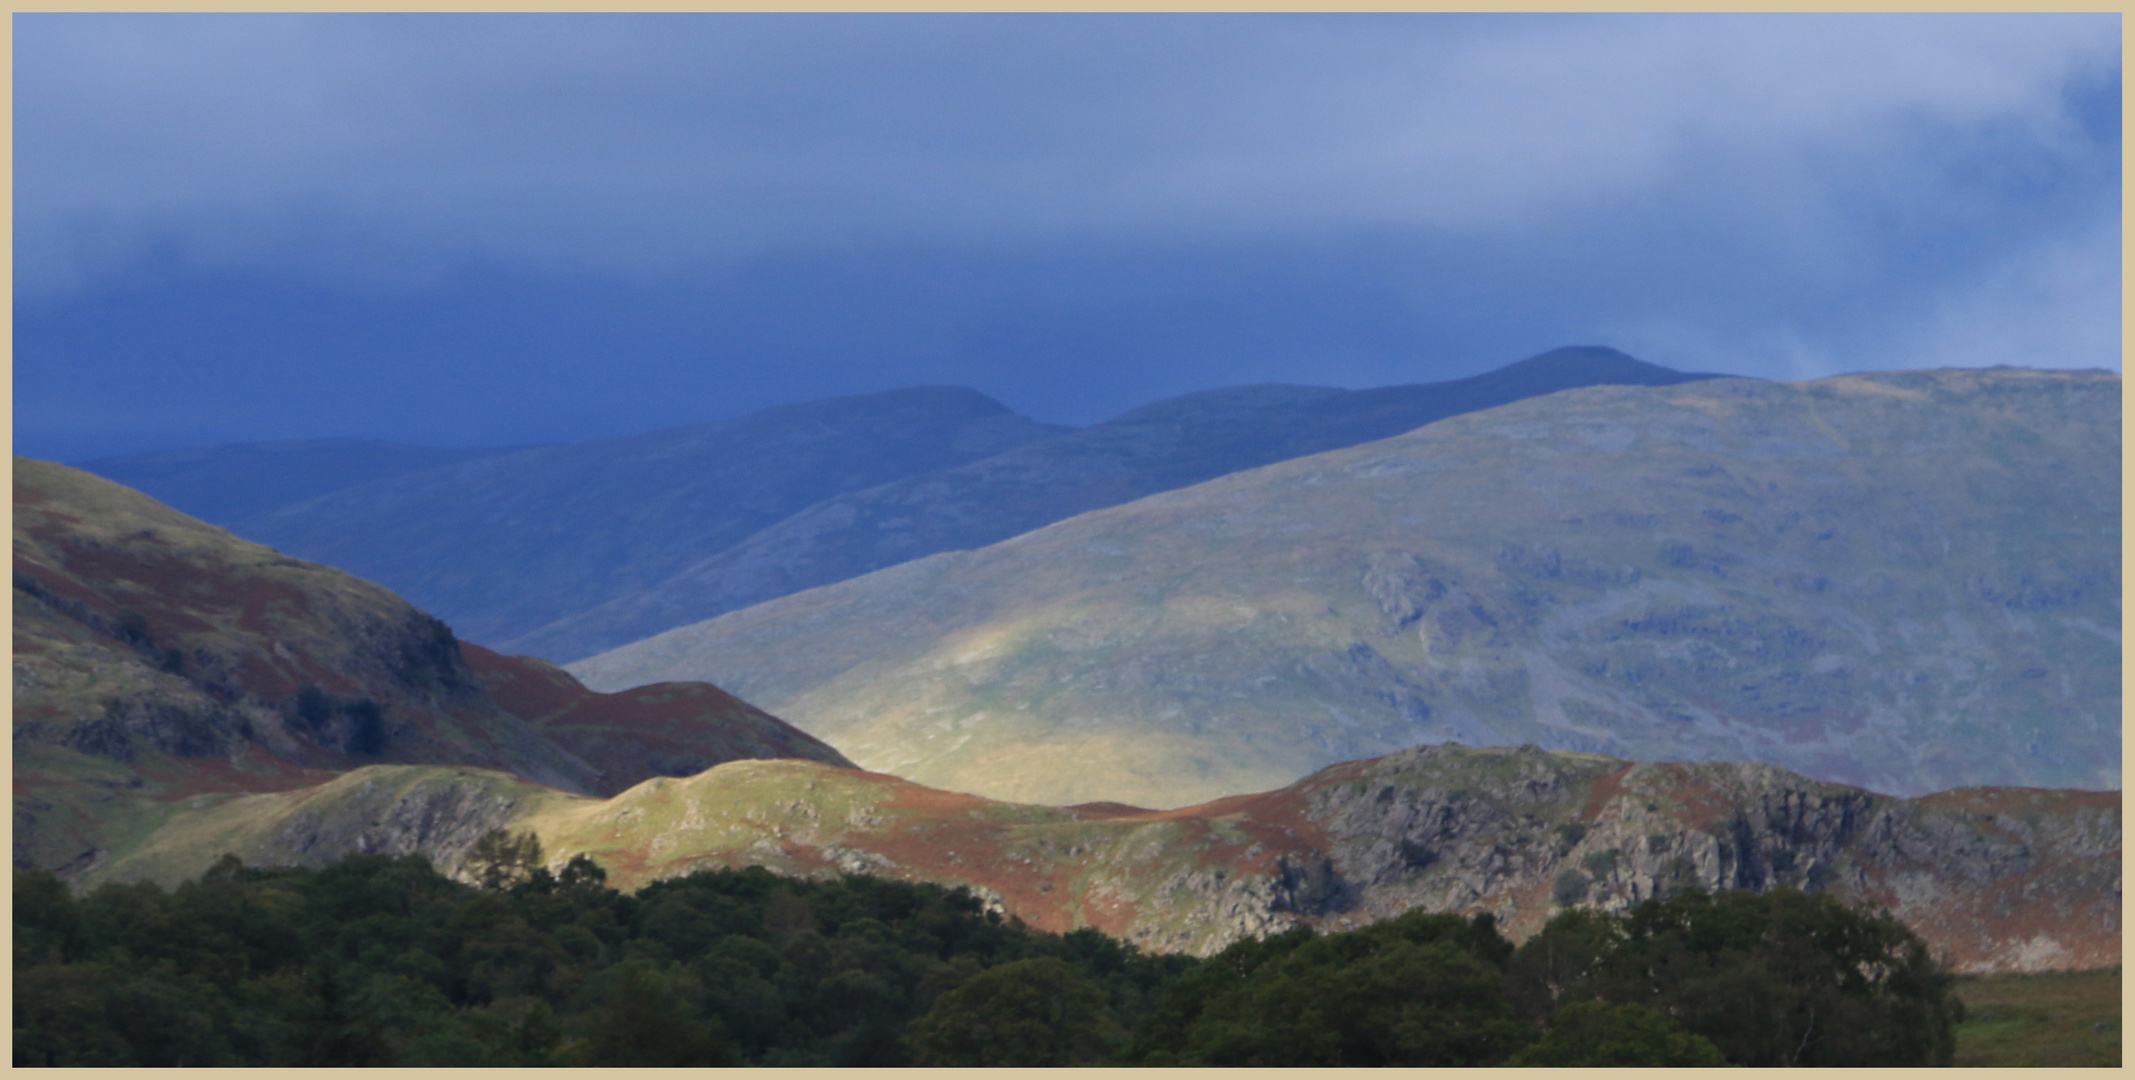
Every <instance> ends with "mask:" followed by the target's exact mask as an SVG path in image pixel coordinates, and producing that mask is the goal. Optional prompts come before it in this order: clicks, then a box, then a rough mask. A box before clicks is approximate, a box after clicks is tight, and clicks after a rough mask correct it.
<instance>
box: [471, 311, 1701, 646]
mask: <svg viewBox="0 0 2135 1080" xmlns="http://www.w3.org/2000/svg"><path fill="white" fill-rule="evenodd" d="M1707 377H1708V376H1703V375H1686V374H1683V373H1681V372H1675V371H1670V370H1668V369H1666V368H1662V367H1655V366H1654V365H1652V364H1647V363H1643V362H1641V361H1638V360H1634V359H1632V358H1630V357H1628V356H1625V355H1623V354H1622V353H1619V352H1616V351H1615V350H1613V349H1600V348H1566V349H1558V350H1555V351H1553V352H1549V353H1545V354H1543V355H1541V356H1536V357H1532V358H1530V359H1527V360H1522V361H1520V362H1519V363H1516V364H1513V365H1511V366H1509V367H1505V368H1501V369H1499V370H1497V371H1493V372H1490V373H1488V374H1485V375H1478V376H1475V377H1473V378H1468V379H1456V380H1453V381H1451V382H1441V383H1425V384H1420V385H1415V386H1388V387H1381V388H1379V389H1375V390H1336V389H1331V388H1328V387H1317V386H1239V387H1230V388H1227V389H1221V390H1207V391H1202V392H1200V393H1195V394H1187V395H1184V396H1182V397H1175V398H1170V399H1167V400H1164V401H1159V402H1157V403H1155V404H1153V405H1146V406H1143V407H1142V408H1139V409H1135V410H1133V411H1131V412H1128V413H1125V414H1123V415H1121V416H1118V417H1115V418H1113V419H1111V420H1107V421H1105V422H1104V423H1101V424H1097V425H1095V426H1092V427H1088V428H1084V429H1082V430H1081V431H1077V432H1073V433H1071V434H1065V435H1059V436H1055V437H1053V438H1049V439H1039V440H1034V441H1032V442H1029V443H1025V444H1024V445H1022V446H1019V447H1016V448H1014V449H1012V450H1007V451H1004V452H1002V453H1000V454H996V455H994V456H992V457H989V458H984V459H982V460H979V461H974V462H972V463H970V464H968V465H960V466H957V467H955V468H950V469H944V470H940V471H937V472H931V473H925V474H921V475H916V476H909V477H905V478H904V479H901V480H895V481H891V482H890V483H887V484H883V485H881V486H878V487H873V488H868V489H865V490H861V491H854V492H850V493H847V494H844V495H840V496H837V497H835V498H831V499H827V500H825V501H823V502H820V503H817V504H815V505H814V506H811V507H808V508H807V509H805V510H802V511H800V512H799V513H796V514H794V515H792V516H791V517H788V518H786V519H784V520H782V521H780V522H778V523H776V524H773V525H770V526H767V527H766V528H764V529H762V530H761V531H758V532H757V533H755V534H754V535H752V536H749V537H747V538H746V539H744V540H742V541H740V542H739V543H736V544H734V545H732V546H730V547H727V548H725V549H724V550H721V551H719V552H717V553H716V554H711V555H710V556H709V557H708V558H705V559H704V560H702V561H700V562H697V563H694V564H692V565H690V566H689V567H687V568H685V569H683V570H681V571H679V572H678V573H675V574H673V575H671V576H669V577H668V578H666V579H664V580H662V581H659V582H657V583H656V584H653V585H651V586H649V587H647V588H644V589H640V590H637V591H635V592H632V593H628V594H625V595H623V596H619V597H616V598H615V599H612V600H609V601H607V602H605V603H602V604H600V605H598V606H595V607H592V608H591V609H590V610H587V611H584V612H580V613H578V614H574V615H571V616H569V617H566V618H563V619H560V620H558V621H556V622H554V623H551V624H550V625H548V626H545V627H542V628H541V629H539V630H536V631H534V632H532V633H529V634H526V635H524V636H521V637H518V638H513V639H511V640H509V641H506V642H504V643H502V644H501V645H500V646H499V647H500V648H505V649H509V650H515V651H522V652H528V653H532V654H534V655H537V656H547V657H551V658H555V659H559V660H571V659H577V658H580V657H584V656H590V655H592V654H593V653H596V652H600V651H602V650H604V649H610V648H614V647H616V646H618V645H622V644H625V643H628V642H631V641H636V640H638V639H639V638H644V637H649V636H651V635H653V634H656V633H659V632H660V631H662V630H667V629H670V628H672V627H676V626H683V625H687V624H689V623H693V622H697V621H700V620H703V619H709V618H711V617H713V616H715V615H722V614H725V613H726V612H729V611H736V610H739V609H741V608H744V607H748V606H749V605H751V604H757V603H762V602H763V601H766V600H773V599H776V598H778V597H780V596H785V595H787V594H790V593H796V592H800V591H802V590H804V589H810V588H814V587H816V586H818V585H828V584H831V583H833V582H837V581H843V580H845V579H847V578H852V577H858V576H859V575H861V574H865V573H868V572H869V571H873V570H879V569H882V568H883V567H886V566H894V565H896V564H898V563H902V562H908V561H910V560H913V559H917V558H922V557H924V556H927V555H933V554H935V553H937V552H943V551H963V550H968V549H971V548H979V547H984V546H986V545H988V544H992V543H996V542H998V541H1002V540H1006V539H1008V538H1010V537H1012V536H1017V535H1020V534H1022V533H1026V532H1029V531H1031V530H1033V529H1038V528H1042V527H1044V526H1046V525H1050V524H1052V523H1053V522H1056V521H1061V520H1064V519H1066V518H1070V517H1073V516H1074V515H1076V514H1080V513H1083V512H1085V511H1089V510H1100V509H1103V508H1105V507H1108V506H1118V505H1120V504H1122V503H1127V502H1132V501H1133V500H1135V499H1139V498H1141V497H1143V496H1145V495H1152V494H1155V493H1157V492H1160V491H1170V490H1172V489H1175V488H1182V487H1186V486H1188V485H1191V484H1197V483H1200V482H1201V481H1203V480H1210V479H1214V478H1216V477H1218V476H1223V475H1225V474H1228V473H1233V472H1237V471H1239V470H1241V469H1249V468H1253V467H1255V466H1259V465H1266V464H1268V463H1270V462H1276V461H1283V460H1287V459H1289V458H1294V457H1301V456H1304V455H1306V454H1313V453H1318V452H1320V451H1324V450H1333V449H1338V448H1341V447H1345V446H1355V445H1356V444H1358V443H1362V442H1369V441H1371V440H1373V439H1383V438H1386V437H1387V436H1390V435H1398V434H1401V433H1402V432H1406V431H1411V430H1414V429H1415V428H1418V427H1421V426H1422V425H1424V424H1428V423H1431V422H1432V421H1434V420H1442V419H1445V418H1446V417H1449V416H1458V415H1460V414H1461V413H1466V412H1473V411H1475V410H1477V409H1486V408H1490V407H1492V406H1496V405H1504V404H1508V403H1510V402H1514V401H1519V400H1522V399H1525V398H1530V397H1535V396H1538V395H1542V394H1549V393H1554V392H1556V391H1558V390H1564V389H1570V388H1573V387H1580V386H1597V385H1620V386H1668V385H1673V384H1675V383H1680V382H1688V381H1691V380H1695V379H1701V378H1707Z"/></svg>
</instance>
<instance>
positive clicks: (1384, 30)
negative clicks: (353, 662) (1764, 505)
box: [13, 14, 2121, 461]
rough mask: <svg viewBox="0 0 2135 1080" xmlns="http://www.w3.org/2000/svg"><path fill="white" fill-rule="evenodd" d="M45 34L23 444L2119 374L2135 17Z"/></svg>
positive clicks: (48, 17) (1248, 18)
mask: <svg viewBox="0 0 2135 1080" xmlns="http://www.w3.org/2000/svg"><path fill="white" fill-rule="evenodd" d="M13 19H14V23H13V27H14V50H15V51H14V73H15V82H14V103H15V113H14V135H15V142H14V154H15V158H14V160H15V173H14V180H15V185H14V191H15V205H14V227H15V233H14V235H15V279H14V280H15V285H14V289H15V292H14V303H15V352H14V392H15V412H14V425H15V427H14V430H15V445H16V450H17V452H18V453H26V454H30V455H32V456H38V457H49V458H55V459H58V460H63V461H80V460H86V459H89V458H94V457H100V456H105V455H112V454H122V453H133V452H139V451H146V450H156V449H168V448H175V447H182V446H191V445H200V444H208V443H220V442H238V441H252V440H269V439H298V438H315V437H358V438H378V439H388V440H392V441H397V442H406V443H416V444H423V445H433V446H487V445H516V444H525V443H541V442H560V441H570V440H578V439H590V438H599V437H604V436H611V435H620V434H626V433H630V432H636V431H643V430H649V429H653V428H659V427H666V426H672V425H677V424H688V423H697V422H702V421H706V420H715V419H721V418H725V417H730V416H737V415H741V414H744V413H747V412H751V411H754V410H757V409H761V408H765V407H768V406H771V405H776V404H782V403H787V402H793V401H803V400H808V399H813V398H821V397H829V396H835V395H842V394H854V393H865V392H871V391H877V390H885V389H891V388H895V387H900V386H910V385H916V384H953V385H964V386H972V387H976V388H978V389H980V390H982V391H984V392H986V393H988V394H990V395H992V396H994V397H995V398H997V399H999V400H1000V401H1002V402H1003V403H1004V404H1006V405H1008V406H1009V407H1011V408H1013V409H1015V410H1016V411H1018V412H1021V413H1024V414H1026V415H1029V416H1033V417H1035V418H1037V419H1041V420H1046V421H1051V422H1056V423H1067V424H1087V423H1092V422H1095V421H1098V420H1101V419H1104V418H1105V417H1107V416H1110V415H1113V414H1116V413H1119V412H1122V411H1125V410H1126V409H1129V408H1132V407H1134V406H1136V405H1140V404H1144V403H1146V402H1148V401H1152V400H1155V399H1158V398H1162V397H1167V396H1170V395H1174V394H1180V393H1186V392H1189V391H1193V390H1198V389H1205V388H1209V387H1215V386H1227V385H1237V384H1241V383H1263V382H1287V383H1306V384H1316V385H1328V386H1343V387H1366V386H1382V385H1392V384H1400V383H1415V382H1429V381H1435V380H1439V379H1448V378H1458V377H1461V376H1465V375H1471V374H1476V373H1480V372H1483V371H1487V370H1490V369H1493V368H1496V367H1500V366H1503V365H1504V364H1507V363H1510V362H1512V361H1515V360H1518V359H1521V358H1522V357H1525V356H1529V355H1532V354H1535V353H1538V352H1542V351H1545V350H1547V349H1550V348H1554V347H1557V346H1560V345H1570V344H1596V345H1608V346H1613V347H1615V348H1618V349H1622V350H1624V351H1626V352H1629V353H1631V354H1632V355H1634V356H1637V357H1639V358H1641V359H1644V360H1648V361H1651V362H1654V363H1658V364H1665V365H1667V366H1670V367H1675V368H1679V369H1684V370H1697V371H1718V372H1726V373H1732V374H1741V375H1754V376H1760V377H1765V378H1779V379H1803V378H1814V377H1819V376H1823V375H1829V374H1836V373H1840V372H1845V371H1862V370H1887V369H1893V368H1917V367H1935V366H1987V365H1993V364H2015V365H2021V366H2030V367H2053V368H2084V367H2100V368H2109V369H2112V370H2118V369H2119V367H2120V295H2121V286H2120V264H2121V254H2120V240H2119V234H2120V210H2119V204H2120V198H2119V192H2120V171H2119V162H2120V106H2119V102H2120V47H2119V41H2120V19H2119V16H2118V15H2117V14H2078V15H2036V16H2034V15H1885V16H1872V15H1772V16H1748V15H1739V16H1737V15H1659V16H1612V15H1592V16H1509V15H1507V16H1492V15H1465V16H1463V15H1432V14H1416V15H1328V16H1285V15H1162V16H1160V15H991V16H988V15H851V14H846V15H718V14H711V15H705V14H698V15H633V16H619V15H618V16H607V15H174V14H145V15H77V14H16V15H14V16H13Z"/></svg>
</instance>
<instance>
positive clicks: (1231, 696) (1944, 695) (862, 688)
mask: <svg viewBox="0 0 2135 1080" xmlns="http://www.w3.org/2000/svg"><path fill="white" fill-rule="evenodd" d="M2119 596H2120V380H2119V378H2118V377H2117V376H2116V375H2113V374H2111V373H2105V372H2042V371H2031V370H2021V369H1992V370H1985V371H1979V370H1953V371H1929V372H1909V373H1887V374H1874V375H1856V376H1843V377H1838V378H1831V379H1823V380H1818V381H1815V382H1809V383H1795V384H1782V383H1763V382H1757V381H1752V380H1743V379H1714V380H1704V381H1698V382H1691V383H1685V384H1681V385H1675V386H1666V387H1620V386H1609V387H1591V388H1585V389H1576V390H1567V391H1563V392H1559V393H1556V394H1552V395H1549V396H1546V397H1537V398H1531V399H1527V400H1523V401H1520V402H1516V403H1514V404H1510V405H1504V406H1500V407H1497V408H1493V409H1488V410H1484V411H1479V412H1472V413H1467V414H1465V415H1461V416H1457V417H1452V418H1449V419H1444V420H1440V421H1438V422H1436V423H1433V424H1430V425H1428V426H1425V427H1422V428H1419V429H1417V430H1415V431H1413V432H1410V433H1408V434H1405V435H1400V436H1397V437H1395V438H1391V439H1384V440H1381V441H1378V442H1372V443H1367V444H1364V445H1360V446H1355V447H1351V448H1349V449H1345V450H1337V451H1332V452H1327V453H1321V454H1316V455H1311V456H1308V457H1302V458H1296V459H1293V460H1289V461H1285V462H1282V463H1279V464H1275V465H1269V466H1265V467H1262V468H1258V469H1253V470H1248V471H1244V472H1238V473H1233V474H1231V475H1228V476H1225V477H1222V478H1220V479H1217V480H1213V481H1210V482H1207V483H1203V484H1199V485H1196V486H1193V487H1189V488H1185V489H1182V490H1177V491H1171V492H1167V493H1163V494H1158V495H1153V496H1150V497H1147V498H1144V499H1141V500H1139V501H1137V502H1133V503H1130V504H1127V505H1124V506H1118V507H1113V508H1111V509H1107V510H1100V511H1096V512H1092V513H1086V514H1082V515H1080V516H1077V517H1074V518H1071V519H1069V520H1066V521H1062V522H1059V523H1056V524H1054V525H1051V526H1048V527H1046V528H1042V529H1039V530H1036V531H1033V532H1029V533H1026V534H1024V535H1022V536H1018V537H1016V538H1014V539H1012V540H1008V541H1004V542H1002V543H998V544H995V545H992V546H990V547H986V548H982V549H979V550H976V551H968V552H955V553H944V554H938V555H934V556H932V557H929V558H926V559H921V560H918V561H915V562H910V563H905V564H903V565H900V566H895V567H891V568H889V569H885V570H880V571H877V572H875V573H872V574H869V575H867V576H865V577H860V578H855V579H852V580H848V581H845V582H841V583H838V584H835V585H830V586H826V587H822V588H818V589H814V590H811V591H809V592H805V593H800V594H797V595H792V596H787V597H784V598H781V599H778V600H774V601H770V602H767V603H762V604H758V605H756V606H753V607H750V608H747V609H744V610H741V611H736V612H732V613H729V614H727V615H724V616H721V617H719V618H717V619H713V620H710V621H707V622H704V623H699V624H696V625H693V626H689V627H684V628H680V629H676V630H671V631H668V632H665V633H662V634H660V635H657V636H654V637H652V638H648V639H646V640H643V641H639V642H636V643H634V644H631V645H628V646H625V647H623V648H620V649H617V650H614V651H612V652H609V653H605V654H602V655H600V656H596V657H593V658H590V659H587V660H584V661H580V662H578V663H575V664H572V665H569V670H571V671H572V672H573V673H574V674H577V675H578V676H579V677H580V678H582V679H584V680H586V682H587V684H588V685H590V686H595V687H603V688H621V687H627V686H633V685H638V684H640V683H644V682H649V681H654V680H660V679H679V678H691V679H708V680H711V681H714V682H717V683H719V684H720V685H722V686H727V687H730V688H732V689H733V690H734V691H735V692H736V693H739V694H741V695H742V696H744V697H747V698H749V699H750V700H752V701H757V702H760V703H762V704H764V706H765V707H766V708H769V709H771V710H772V711H773V712H775V713H777V714H778V715H780V716H783V717H785V718H787V719H789V720H791V721H792V722H794V723H796V724H798V725H799V726H801V727H803V728H805V729H807V730H808V731H810V732H812V733H814V734H816V735H818V736H820V737H822V738H824V739H826V740H829V741H830V742H832V743H834V744H835V745H837V746H838V747H839V748H840V749H841V750H843V751H844V752H845V753H846V754H848V755H850V756H851V757H852V758H853V759H854V760H856V761H858V762H859V763H860V764H861V765H863V766H864V767H867V768H870V769H876V770H879V771H883V772H889V773H894V774H896V775H899V776H903V777H905V778H907V779H911V780H915V781H917V782H920V783H925V784H928V785H932V786H937V787H943V788H948V789H951V790H956V791H966V792H972V793H975V794H981V795H985V796H988V797H991V798H1001V799H1009V800H1014V801H1020V802H1042V803H1075V802H1083V801H1089V800H1099V799H1108V800H1114V801H1119V802H1124V803H1134V804H1137V805H1151V806H1181V805H1186V804H1189V803H1195V802H1200V801H1203V800H1206V799H1210V798H1215V797H1218V796H1222V795H1227V794H1234V793H1240V792H1245V791H1254V790H1264V789H1267V788H1272V787H1277V786H1280V785H1281V784H1284V783H1288V782H1289V781H1290V780H1292V779H1293V778H1295V777H1297V776H1300V775H1302V774H1304V773H1306V772H1309V771H1311V770H1313V769H1316V768H1321V767H1324V766H1326V765H1328V764H1331V763H1333V762H1337V761H1342V760H1346V759H1352V758H1361V757H1369V756H1374V755H1379V754H1385V753H1390V752H1393V751H1396V750H1399V749H1401V748H1403V747H1406V746H1412V745H1415V744H1418V743H1424V742H1438V741H1444V740H1454V741H1459V742H1464V743H1469V744H1485V745H1512V744H1519V743H1525V742H1532V743H1536V744H1539V745H1541V746H1543V747H1545V748H1550V749H1567V750H1582V751H1593V752H1600V753H1607V754H1611V755H1615V756H1620V757H1628V758H1636V759H1645V760H1678V761H1700V760H1705V761H1711V760H1721V761H1724V760H1757V761H1764V762H1770V763H1773V764H1777V765H1780V766H1783V767H1786V768H1790V769H1795V770H1798V771H1801V772H1804V773H1806V774H1809V775H1812V776H1816V777H1818V778H1820V779H1825V780H1835V781H1840V782H1845V783H1852V784H1856V785H1860V786H1863V787H1868V788H1872V789H1875V790H1879V791H1885V792H1890V793H1894V794H1916V793H1921V792H1926V791H1932V790H1938V789H1943V788H1949V787H1953V786H1958V785H1972V784H2020V785H2034V786H2052V787H2061V786H2067V787H2089V788H2116V787H2118V785H2119V783H2120V677H2121V668H2120V610H2119Z"/></svg>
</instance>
